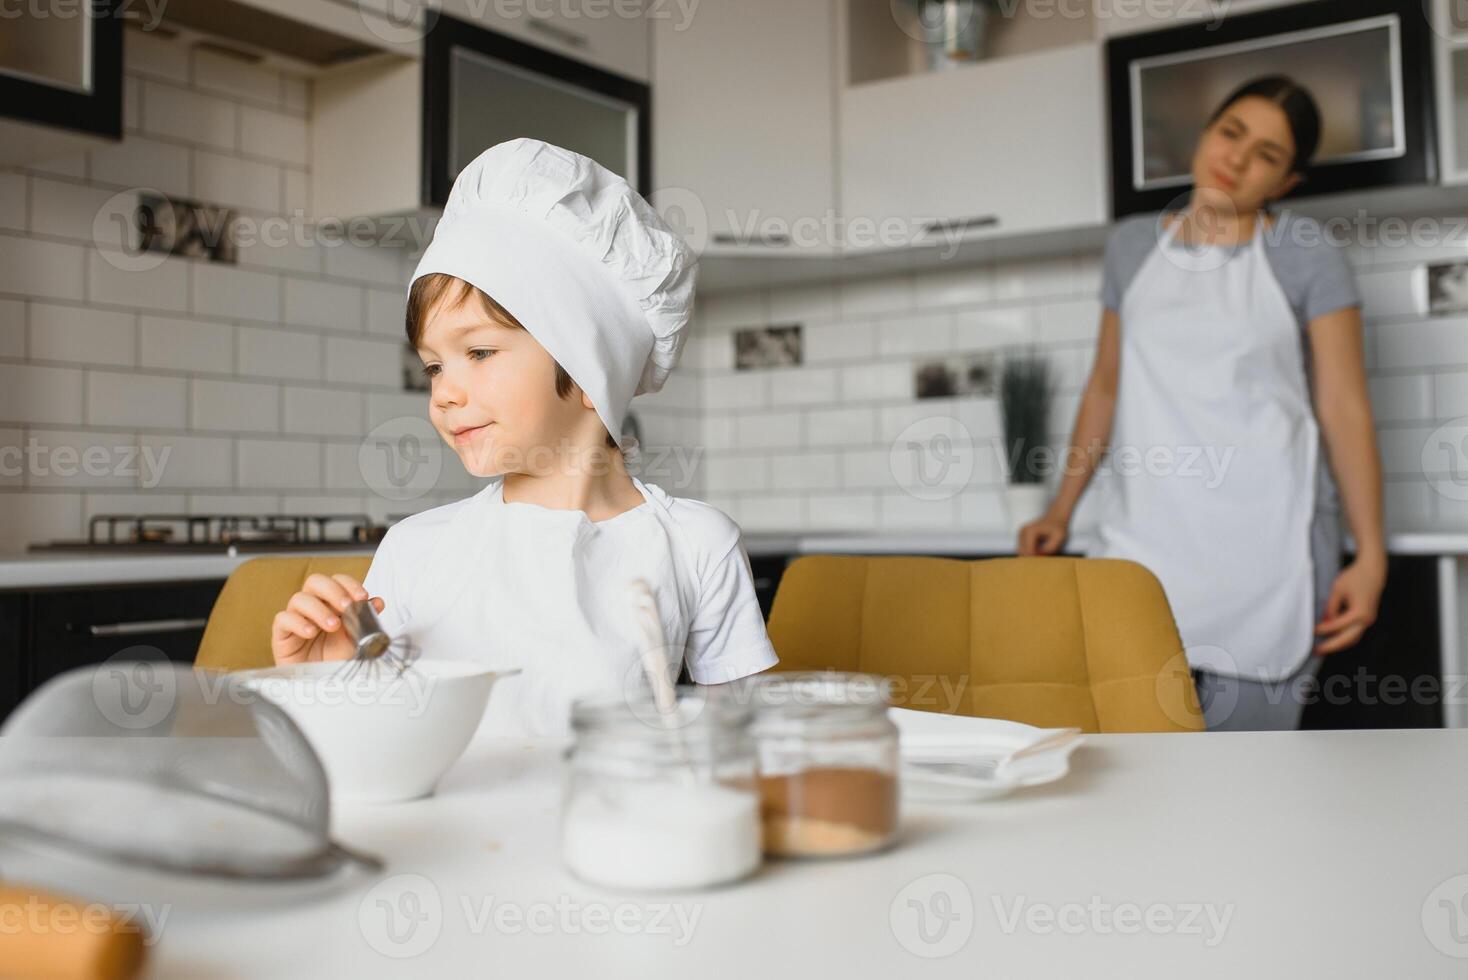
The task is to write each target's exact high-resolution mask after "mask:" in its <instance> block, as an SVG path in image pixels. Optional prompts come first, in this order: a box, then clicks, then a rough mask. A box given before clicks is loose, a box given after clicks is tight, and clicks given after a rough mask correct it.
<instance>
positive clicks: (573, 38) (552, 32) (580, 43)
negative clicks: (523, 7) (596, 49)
mask: <svg viewBox="0 0 1468 980" xmlns="http://www.w3.org/2000/svg"><path fill="white" fill-rule="evenodd" d="M527 23H528V24H529V25H530V26H531V27H533V28H535V29H536V30H537V31H539V32H540V33H542V34H544V35H546V36H548V37H553V38H555V39H556V40H557V41H560V42H561V43H562V44H565V45H569V46H570V47H573V48H584V47H586V35H585V34H578V33H576V32H575V31H572V30H568V29H566V28H564V27H562V26H560V25H559V24H552V23H550V22H549V21H545V20H534V19H532V20H529V21H527Z"/></svg>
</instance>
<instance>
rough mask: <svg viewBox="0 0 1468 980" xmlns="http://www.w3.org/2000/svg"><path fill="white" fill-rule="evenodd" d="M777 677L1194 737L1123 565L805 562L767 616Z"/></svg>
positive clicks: (1169, 635) (1148, 591) (1137, 582)
mask: <svg viewBox="0 0 1468 980" xmlns="http://www.w3.org/2000/svg"><path fill="white" fill-rule="evenodd" d="M769 632H770V639H771V641H772V642H773V644H774V646H775V650H776V652H777V653H779V655H780V665H779V666H778V667H777V668H776V670H781V671H791V670H848V671H864V672H867V673H873V674H881V675H884V676H887V677H891V678H892V679H893V683H894V690H893V701H894V703H896V704H898V705H901V706H904V707H910V708H918V709H927V710H934V711H946V712H950V713H954V714H964V715H982V716H987V717H994V718H1008V719H1011V720H1014V721H1020V722H1025V723H1028V724H1031V725H1038V726H1041V727H1046V728H1049V727H1057V726H1070V725H1074V726H1077V727H1079V728H1082V729H1084V730H1085V731H1088V732H1157V731H1200V730H1201V729H1202V728H1203V717H1202V712H1201V711H1200V710H1199V708H1198V698H1197V693H1196V691H1195V690H1194V687H1193V679H1192V674H1191V673H1190V672H1189V670H1188V666H1187V661H1186V658H1185V657H1184V655H1183V645H1182V642H1181V640H1180V639H1179V637H1178V632H1177V626H1176V625H1175V623H1174V622H1173V618H1172V610H1171V607H1169V606H1168V603H1167V597H1166V595H1165V594H1164V593H1163V591H1162V586H1161V584H1160V583H1159V582H1158V581H1157V579H1156V577H1154V576H1153V575H1152V573H1151V572H1149V571H1148V570H1147V569H1146V568H1143V567H1142V566H1141V565H1138V564H1136V563H1135V562H1129V561H1119V560H1115V559H1085V558H1060V557H1049V558H996V559H990V560H985V561H959V560H954V559H946V558H907V557H851V556H834V555H812V556H807V557H803V558H799V559H797V560H796V561H794V562H793V563H791V565H790V567H789V568H787V569H786V570H785V575H784V577H783V578H782V579H781V581H780V587H779V590H778V591H777V592H776V594H775V603H774V607H773V609H772V610H771V613H770V621H769Z"/></svg>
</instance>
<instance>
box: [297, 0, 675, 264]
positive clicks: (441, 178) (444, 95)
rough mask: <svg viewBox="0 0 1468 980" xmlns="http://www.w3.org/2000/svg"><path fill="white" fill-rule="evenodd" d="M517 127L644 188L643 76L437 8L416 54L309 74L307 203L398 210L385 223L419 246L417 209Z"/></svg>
mask: <svg viewBox="0 0 1468 980" xmlns="http://www.w3.org/2000/svg"><path fill="white" fill-rule="evenodd" d="M521 136H526V137H532V138H535V139H542V140H545V141H547V142H550V143H554V144H556V145H558V146H564V147H566V148H567V149H570V150H575V151H577V152H580V153H584V154H586V155H587V156H589V157H591V158H592V159H594V160H596V161H597V162H598V163H600V164H602V165H603V166H605V167H606V168H607V169H609V170H611V171H613V172H614V173H617V174H620V175H622V176H623V177H626V178H627V180H628V181H629V182H631V183H632V184H633V185H634V186H636V187H638V188H639V189H640V190H642V191H643V192H644V193H647V191H648V188H649V183H650V180H651V167H650V166H649V159H650V157H651V155H652V150H651V141H652V137H651V106H650V95H649V92H648V88H647V85H645V84H644V83H643V82H640V81H638V80H636V79H633V78H630V77H627V76H623V75H618V74H614V73H612V72H609V71H606V70H604V69H601V68H598V67H595V66H593V65H590V64H587V63H584V62H581V61H577V60H574V59H572V58H567V57H564V56H562V55H559V54H556V53H554V52H551V51H548V50H545V49H543V48H540V47H537V46H534V45H531V44H527V43H525V42H523V41H520V40H518V39H517V38H514V37H511V36H509V35H506V34H501V33H498V32H496V31H492V30H489V29H487V28H485V27H484V26H482V24H480V23H475V22H470V21H466V20H459V19H457V18H454V17H449V16H447V15H445V16H441V17H439V18H438V20H437V21H436V22H435V26H434V27H433V29H432V30H431V31H429V32H428V35H427V37H426V38H425V39H424V42H423V52H422V57H421V58H403V57H394V56H391V55H384V56H380V57H376V58H369V59H366V60H363V61H359V62H356V63H353V64H350V65H346V66H343V67H341V68H339V69H334V70H332V71H328V72H324V73H322V74H321V75H319V76H317V78H316V80H315V89H314V96H313V106H312V125H311V176H310V179H311V208H312V211H313V213H314V214H315V216H316V217H317V219H318V220H324V219H337V220H345V219H352V218H358V217H378V216H384V217H386V216H409V217H410V218H413V219H414V220H413V221H412V223H411V225H410V226H407V227H404V226H402V225H399V227H398V228H397V229H396V230H394V229H392V228H389V229H387V234H388V236H389V237H394V236H396V237H403V236H406V238H407V239H408V241H407V244H409V245H421V244H423V241H422V239H423V238H424V237H425V231H426V228H425V227H424V226H425V224H426V221H425V220H423V219H425V218H426V217H427V216H428V215H431V213H432V212H433V211H434V210H435V209H437V208H441V207H442V206H443V205H444V203H445V202H446V201H447V200H448V195H449V190H450V188H451V187H452V185H453V181H454V179H455V178H456V177H457V176H458V175H459V173H460V172H461V171H462V170H463V168H464V167H465V166H467V165H468V164H469V163H470V162H472V160H473V159H474V158H475V157H477V156H478V155H479V154H480V153H481V152H483V151H484V150H485V149H488V148H489V147H490V146H493V145H495V144H497V143H500V142H503V141H504V140H507V139H512V138H516V137H521ZM367 160H370V161H371V165H370V166H364V164H363V161H367Z"/></svg>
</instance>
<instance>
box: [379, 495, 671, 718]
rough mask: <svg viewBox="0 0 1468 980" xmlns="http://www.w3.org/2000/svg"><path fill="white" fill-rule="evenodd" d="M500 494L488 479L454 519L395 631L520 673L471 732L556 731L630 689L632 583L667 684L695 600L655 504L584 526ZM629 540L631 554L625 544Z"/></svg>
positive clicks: (635, 642) (576, 514)
mask: <svg viewBox="0 0 1468 980" xmlns="http://www.w3.org/2000/svg"><path fill="white" fill-rule="evenodd" d="M638 488H639V490H641V491H642V493H643V496H644V497H647V496H648V491H647V490H646V489H645V488H643V487H642V486H641V485H640V484H639V485H638ZM503 492H504V485H503V482H502V481H495V482H494V483H492V484H490V485H489V486H488V487H486V488H485V489H484V490H482V491H480V492H479V493H478V494H477V495H475V497H474V498H473V499H472V500H470V501H469V502H468V505H467V506H465V507H464V508H463V509H461V510H460V511H459V512H458V514H457V515H456V516H455V519H454V523H453V526H452V527H451V528H450V530H449V533H448V534H446V535H445V536H444V542H443V546H442V547H441V548H440V549H439V550H438V552H437V553H436V554H434V555H433V556H432V557H430V558H429V559H428V560H427V561H426V562H425V563H424V567H423V568H421V569H415V570H414V571H415V572H416V573H417V574H416V575H415V578H416V580H417V584H416V585H415V587H414V588H413V591H412V595H411V598H410V600H409V602H408V607H409V608H410V609H411V610H412V612H411V615H410V619H409V621H408V622H406V623H404V624H402V626H401V629H402V631H403V632H405V633H408V634H410V635H411V636H412V637H413V638H414V640H415V641H416V642H417V643H418V644H419V645H420V646H421V648H422V651H423V653H424V655H425V656H448V657H452V658H456V659H458V658H462V659H473V660H479V661H482V662H484V663H487V664H489V665H491V666H494V667H497V668H511V667H518V668H520V669H521V671H522V673H520V674H518V675H516V676H512V677H507V678H504V679H502V680H500V681H498V682H497V683H496V686H495V688H494V690H493V692H492V693H491V694H490V704H489V710H488V711H487V712H486V714H485V720H484V723H483V724H482V725H481V727H480V732H481V733H484V734H493V735H505V736H517V737H518V736H527V735H528V736H537V735H553V736H558V735H564V734H566V733H567V732H568V724H567V723H568V721H569V716H570V707H571V702H572V701H573V700H575V699H576V698H579V697H621V696H624V695H625V694H627V693H629V692H632V691H636V690H638V689H639V685H641V683H642V682H643V681H642V677H643V675H642V668H641V666H640V663H641V661H640V656H641V651H642V646H643V644H642V643H641V641H640V638H639V635H638V633H637V629H636V625H635V620H634V619H633V616H632V613H631V608H632V607H631V597H630V593H629V584H630V583H631V582H632V580H633V579H637V578H641V579H643V580H645V581H646V582H648V583H649V585H651V586H652V589H653V593H654V597H655V598H656V599H657V602H658V611H659V613H660V614H661V618H662V620H663V630H664V634H665V635H666V637H667V638H668V643H669V650H668V651H667V655H668V660H669V661H670V663H669V669H670V673H671V675H672V676H671V677H670V679H675V678H676V676H677V674H676V672H677V670H678V669H679V668H680V667H681V666H682V653H683V645H684V642H685V640H686V637H687V633H688V624H689V621H690V619H691V616H692V608H693V604H694V603H695V602H696V601H697V595H696V592H695V591H692V590H693V588H694V586H693V584H692V582H691V580H690V576H689V575H687V574H684V573H680V572H679V570H678V567H677V564H678V563H677V559H676V550H677V546H676V543H675V542H674V541H672V540H669V539H667V532H666V531H665V529H664V528H663V525H662V524H660V523H659V522H658V521H657V520H656V519H655V517H654V515H653V514H652V512H651V508H652V507H653V506H654V505H653V504H651V503H646V504H644V505H643V506H642V507H639V508H636V509H634V510H631V511H627V512H625V513H622V514H619V515H618V516H616V517H614V518H611V519H610V520H608V521H601V522H592V521H590V520H588V519H587V517H586V515H585V513H583V512H581V511H579V510H555V509H549V508H544V507H539V506H535V505H532V504H520V503H506V502H505V501H504V498H503ZM629 537H630V538H633V539H635V540H636V541H637V542H638V543H639V545H640V547H638V548H635V549H633V548H628V547H626V546H625V545H626V542H627V541H628V539H629Z"/></svg>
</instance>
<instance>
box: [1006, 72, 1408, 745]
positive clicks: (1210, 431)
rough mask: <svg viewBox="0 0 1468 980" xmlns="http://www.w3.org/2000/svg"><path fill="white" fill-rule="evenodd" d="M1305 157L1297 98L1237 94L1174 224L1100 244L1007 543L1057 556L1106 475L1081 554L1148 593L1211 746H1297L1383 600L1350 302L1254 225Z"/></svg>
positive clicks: (1308, 248) (1274, 230)
mask: <svg viewBox="0 0 1468 980" xmlns="http://www.w3.org/2000/svg"><path fill="white" fill-rule="evenodd" d="M1319 138H1320V115H1319V111H1318V110H1317V108H1316V105H1315V102H1314V100H1313V99H1312V98H1311V96H1310V94H1309V93H1308V92H1307V91H1305V89H1303V88H1301V87H1300V86H1299V85H1298V84H1296V83H1295V82H1293V81H1291V80H1290V79H1288V78H1283V77H1270V78H1263V79H1258V80H1256V81H1253V82H1250V83H1249V84H1247V85H1244V86H1243V87H1241V88H1240V89H1238V90H1237V91H1236V92H1234V93H1233V94H1232V95H1230V96H1229V97H1228V99H1226V100H1225V101H1224V103H1223V105H1222V106H1221V107H1220V108H1219V109H1218V110H1217V111H1216V112H1215V113H1214V114H1213V116H1212V118H1211V119H1210V120H1209V121H1208V125H1207V127H1206V129H1205V130H1204V132H1203V135H1202V137H1201V139H1200V140H1199V142H1198V146H1197V149H1196V150H1195V152H1194V156H1193V164H1192V175H1193V181H1194V187H1193V191H1192V193H1191V195H1190V197H1189V200H1188V204H1187V207H1186V208H1185V209H1184V210H1183V211H1181V212H1178V213H1174V214H1164V215H1162V216H1161V217H1159V218H1150V217H1140V218H1133V219H1129V220H1127V221H1125V222H1123V223H1122V224H1120V225H1119V226H1118V227H1117V228H1116V230H1115V231H1114V232H1113V234H1112V236H1111V239H1110V241H1109V242H1108V244H1107V248H1106V256H1105V263H1104V273H1103V287H1102V293H1103V296H1102V298H1103V301H1104V305H1105V310H1104V312H1103V314H1102V317H1101V331H1100V337H1099V339H1098V341H1097V351H1096V361H1095V366H1094V367H1093V368H1092V371H1091V376H1090V380H1089V381H1088V383H1087V385H1086V390H1085V393H1084V395H1083V397H1082V399H1081V405H1080V410H1079V412H1078V413H1077V417H1076V422H1075V429H1074V432H1073V433H1072V436H1071V443H1070V451H1069V455H1068V457H1067V459H1068V460H1069V461H1071V463H1072V465H1067V466H1066V468H1065V475H1064V478H1063V480H1062V481H1061V485H1060V488H1059V492H1058V494H1057V496H1056V499H1055V500H1054V502H1053V503H1052V504H1051V506H1050V508H1049V510H1048V511H1047V512H1046V514H1045V515H1044V516H1043V517H1042V518H1040V519H1039V520H1038V521H1035V522H1033V523H1031V524H1028V525H1026V526H1025V527H1024V528H1022V529H1021V531H1020V541H1019V551H1020V553H1021V554H1025V555H1034V554H1052V553H1054V552H1056V551H1058V550H1059V549H1060V547H1061V545H1062V544H1063V543H1064V541H1065V537H1066V533H1067V528H1068V525H1069V523H1070V518H1071V515H1072V513H1073V511H1074V509H1075V506H1076V502H1077V501H1078V500H1079V499H1080V496H1081V493H1082V491H1083V490H1084V489H1085V487H1086V484H1087V483H1088V482H1089V481H1090V479H1091V476H1092V474H1093V472H1095V471H1096V470H1097V469H1098V468H1102V469H1104V470H1106V471H1107V472H1105V473H1104V474H1103V480H1102V481H1101V482H1099V483H1098V487H1100V488H1101V493H1100V497H1101V499H1100V501H1099V503H1100V507H1099V509H1098V515H1097V516H1098V525H1099V527H1098V540H1099V547H1098V548H1097V549H1096V551H1095V552H1093V554H1094V555H1096V556H1098V557H1114V558H1129V559H1132V560H1134V561H1137V562H1140V563H1141V564H1143V565H1145V566H1147V567H1148V568H1149V569H1151V571H1152V572H1153V573H1154V574H1156V575H1157V577H1158V579H1159V580H1160V581H1161V582H1162V585H1163V587H1164V588H1165V590H1166V592H1167V596H1168V600H1169V602H1170V603H1171V604H1172V609H1173V614H1174V616H1175V617H1176V619H1177V624H1178V630H1179V632H1180V633H1181V634H1182V639H1183V644H1184V646H1185V647H1186V648H1187V656H1188V661H1189V663H1190V665H1191V666H1192V667H1193V669H1194V676H1195V678H1196V680H1197V681H1198V688H1199V697H1200V700H1201V701H1202V703H1203V709H1204V720H1205V722H1206V723H1207V725H1208V727H1209V728H1210V729H1215V730H1216V729H1235V730H1249V729H1292V728H1297V727H1299V720H1300V713H1301V710H1302V708H1303V705H1304V702H1305V700H1306V699H1307V696H1308V694H1309V693H1310V691H1311V689H1312V687H1313V681H1314V678H1315V674H1316V671H1317V669H1318V664H1319V657H1320V656H1323V655H1325V654H1329V653H1334V652H1335V651H1337V650H1342V649H1345V648H1346V647H1349V646H1351V645H1352V644H1354V643H1355V642H1356V641H1357V640H1358V639H1360V637H1361V634H1362V633H1363V632H1364V631H1365V629H1366V628H1367V627H1368V626H1370V625H1371V623H1372V622H1373V620H1374V619H1375V617H1376V610H1377V605H1378V602H1379V601H1380V598H1381V590H1382V587H1383V585H1384V584H1385V581H1386V548H1385V543H1384V540H1383V536H1382V521H1381V464H1380V461H1379V459H1378V456H1377V449H1376V435H1375V429H1374V426H1373V424H1372V420H1371V407H1370V403H1369V401H1368V398H1367V394H1366V377H1365V369H1364V363H1363V360H1364V358H1363V352H1362V340H1361V314H1360V300H1359V298H1358V296H1357V293H1356V289H1355V285H1354V283H1353V282H1352V279H1351V274H1350V270H1349V268H1348V267H1347V265H1346V263H1345V261H1344V259H1343V258H1342V256H1341V253H1340V252H1339V251H1338V250H1336V249H1334V248H1332V247H1330V246H1329V245H1328V244H1327V243H1325V242H1324V241H1323V235H1322V233H1321V229H1320V227H1319V225H1318V224H1316V223H1314V222H1311V221H1309V220H1308V219H1304V218H1299V217H1294V216H1284V217H1279V218H1276V217H1275V216H1273V215H1271V214H1269V213H1268V212H1267V211H1266V210H1265V209H1266V208H1267V207H1268V206H1269V205H1270V204H1271V203H1272V202H1274V201H1276V200H1278V199H1279V198H1282V197H1284V196H1285V195H1286V194H1288V193H1289V192H1290V191H1291V190H1292V189H1293V188H1294V187H1295V185H1296V184H1298V183H1299V182H1300V180H1301V178H1302V176H1303V171H1304V169H1305V168H1306V167H1307V166H1308V164H1309V161H1310V158H1311V156H1312V155H1313V154H1314V152H1315V149H1316V147H1317V145H1318V143H1319ZM1312 399H1313V406H1312ZM1322 436H1323V437H1324V450H1325V452H1322V451H1321V450H1322V447H1321V437H1322ZM1108 450H1109V453H1108ZM1103 454H1105V455H1106V460H1105V462H1104V463H1103V461H1102V456H1103ZM1326 454H1328V457H1329V466H1327V465H1326ZM1332 469H1333V470H1334V473H1335V477H1336V478H1337V479H1339V481H1340V492H1339V496H1338V494H1337V489H1336V485H1335V479H1333V478H1332V474H1331V470H1332ZM1340 499H1343V500H1344V504H1345V511H1346V518H1347V520H1348V521H1349V523H1350V527H1351V532H1352V534H1353V535H1354V537H1355V541H1356V558H1355V560H1354V561H1352V562H1351V564H1350V565H1349V566H1347V567H1346V568H1345V569H1344V570H1342V569H1341V568H1340V564H1341V559H1340V548H1341V544H1340V521H1339V512H1340V504H1339V500H1340ZM1312 633H1313V634H1314V637H1315V638H1316V639H1315V640H1314V642H1313V649H1312ZM1312 653H1313V654H1315V656H1311V654H1312Z"/></svg>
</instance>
